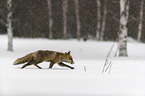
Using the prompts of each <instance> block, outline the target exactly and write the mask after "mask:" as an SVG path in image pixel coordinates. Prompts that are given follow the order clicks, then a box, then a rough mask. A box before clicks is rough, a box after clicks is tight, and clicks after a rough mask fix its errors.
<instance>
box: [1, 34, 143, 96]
mask: <svg viewBox="0 0 145 96" xmlns="http://www.w3.org/2000/svg"><path fill="white" fill-rule="evenodd" d="M113 44H114V42H101V41H100V42H97V41H91V40H90V41H86V42H84V41H79V42H78V41H77V40H65V41H64V40H48V39H41V38H40V39H24V38H14V52H8V51H7V36H6V35H0V96H32V95H34V96H45V95H46V96H145V44H143V43H137V42H129V43H128V55H129V57H127V58H124V57H121V58H119V57H114V54H115V52H116V49H117V43H115V46H114V48H113V50H112V52H111V54H110V57H109V58H108V60H109V61H111V62H112V68H111V72H110V74H108V71H107V72H104V73H103V74H102V69H103V66H104V62H105V59H106V58H105V57H106V55H107V53H108V51H109V50H110V48H111V46H112V45H113ZM39 49H44V50H46V49H47V50H55V51H59V52H67V51H71V55H72V56H73V58H74V61H75V64H74V65H71V66H74V67H75V69H74V70H71V69H68V68H63V67H60V66H58V65H54V67H53V68H52V69H48V66H49V63H47V62H43V63H41V64H39V66H41V67H42V68H43V69H42V70H41V69H37V68H36V67H34V66H33V65H32V66H28V67H26V68H25V69H20V68H21V66H22V65H15V66H14V65H13V62H14V60H15V59H17V58H19V57H22V56H24V55H26V54H28V53H30V52H34V51H36V50H39ZM85 68H86V71H85Z"/></svg>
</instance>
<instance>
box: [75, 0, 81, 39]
mask: <svg viewBox="0 0 145 96" xmlns="http://www.w3.org/2000/svg"><path fill="white" fill-rule="evenodd" d="M74 2H75V10H76V11H75V13H76V22H77V39H78V40H80V35H81V34H80V28H81V25H80V17H79V3H78V0H74Z"/></svg>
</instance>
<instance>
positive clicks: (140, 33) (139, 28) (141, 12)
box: [137, 0, 144, 42]
mask: <svg viewBox="0 0 145 96" xmlns="http://www.w3.org/2000/svg"><path fill="white" fill-rule="evenodd" d="M143 6H144V0H141V5H140V20H139V25H138V36H137V40H138V42H140V41H141V35H142V25H143Z"/></svg>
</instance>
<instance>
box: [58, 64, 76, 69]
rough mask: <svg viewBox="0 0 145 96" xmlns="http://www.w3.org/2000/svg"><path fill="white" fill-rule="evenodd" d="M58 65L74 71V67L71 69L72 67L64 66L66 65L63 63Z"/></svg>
mask: <svg viewBox="0 0 145 96" xmlns="http://www.w3.org/2000/svg"><path fill="white" fill-rule="evenodd" d="M58 65H59V66H62V67H68V68H70V69H74V67H71V66H69V65H66V64H64V63H62V62H60V63H58Z"/></svg>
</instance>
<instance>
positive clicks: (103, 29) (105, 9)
mask: <svg viewBox="0 0 145 96" xmlns="http://www.w3.org/2000/svg"><path fill="white" fill-rule="evenodd" d="M106 16H107V0H104V6H103V17H102V18H103V19H102V28H101V35H100V40H101V41H102V40H103V37H104V31H105V24H106Z"/></svg>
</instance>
